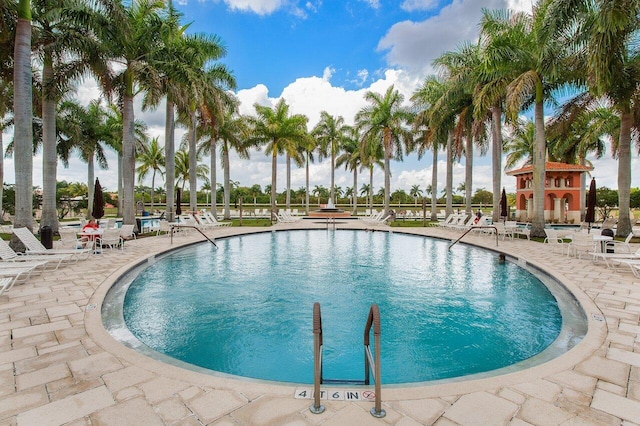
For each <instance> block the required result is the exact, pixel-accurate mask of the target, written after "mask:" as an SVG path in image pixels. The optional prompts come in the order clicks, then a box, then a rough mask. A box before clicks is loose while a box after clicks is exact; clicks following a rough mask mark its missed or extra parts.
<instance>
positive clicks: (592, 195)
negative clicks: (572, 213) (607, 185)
mask: <svg viewBox="0 0 640 426" xmlns="http://www.w3.org/2000/svg"><path fill="white" fill-rule="evenodd" d="M584 221H585V222H587V223H588V224H589V232H591V224H592V223H593V222H595V221H596V179H595V178H592V179H591V184H590V185H589V195H587V213H586V214H585V215H584Z"/></svg>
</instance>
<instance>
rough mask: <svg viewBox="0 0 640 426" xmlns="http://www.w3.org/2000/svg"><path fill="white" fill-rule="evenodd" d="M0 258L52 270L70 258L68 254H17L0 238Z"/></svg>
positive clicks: (8, 261)
mask: <svg viewBox="0 0 640 426" xmlns="http://www.w3.org/2000/svg"><path fill="white" fill-rule="evenodd" d="M0 259H2V261H3V262H4V263H16V264H20V265H23V266H33V267H34V268H41V269H53V270H54V271H55V270H56V269H58V268H59V267H60V265H61V264H62V263H63V262H70V261H71V260H72V258H71V255H70V254H57V255H48V254H42V255H39V254H29V253H28V252H27V253H26V254H22V255H21V254H18V253H16V252H15V251H14V250H13V249H12V248H11V247H10V246H9V244H8V243H7V242H6V241H5V240H3V239H2V238H0Z"/></svg>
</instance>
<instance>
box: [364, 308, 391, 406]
mask: <svg viewBox="0 0 640 426" xmlns="http://www.w3.org/2000/svg"><path fill="white" fill-rule="evenodd" d="M371 326H373V346H374V355H372V354H371V347H370V345H369V342H370V337H369V336H370V334H371ZM364 355H365V363H364V384H365V385H368V384H369V375H370V374H369V369H370V366H373V381H374V382H375V383H374V385H375V394H376V395H375V398H376V400H375V406H374V407H373V408H372V409H371V411H370V413H371V415H372V416H373V417H377V418H382V417H384V416H385V415H386V414H387V413H386V412H385V411H384V410H383V409H382V395H381V394H382V378H381V376H380V310H379V309H378V305H376V304H375V303H374V304H373V305H371V308H370V309H369V316H368V318H367V324H366V325H365V326H364Z"/></svg>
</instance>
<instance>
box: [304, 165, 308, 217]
mask: <svg viewBox="0 0 640 426" xmlns="http://www.w3.org/2000/svg"><path fill="white" fill-rule="evenodd" d="M305 174H306V184H307V191H306V193H305V196H304V198H305V214H307V215H308V214H309V152H307V167H306V171H305Z"/></svg>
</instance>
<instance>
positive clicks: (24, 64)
mask: <svg viewBox="0 0 640 426" xmlns="http://www.w3.org/2000/svg"><path fill="white" fill-rule="evenodd" d="M31 77H32V75H31V2H30V1H29V0H20V1H19V4H18V22H17V26H16V39H15V49H14V70H13V96H14V97H13V117H14V133H13V134H14V141H13V143H14V146H15V149H14V161H15V166H14V168H15V182H16V186H15V192H16V201H15V210H16V212H15V222H14V226H15V227H18V228H19V227H27V228H29V229H33V213H32V210H33V127H32V120H33V103H32V89H31V83H32V82H31ZM14 240H16V241H14ZM11 243H12V246H13V247H14V248H17V249H20V248H23V247H22V244H20V243H19V242H18V241H17V238H12V241H11Z"/></svg>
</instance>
